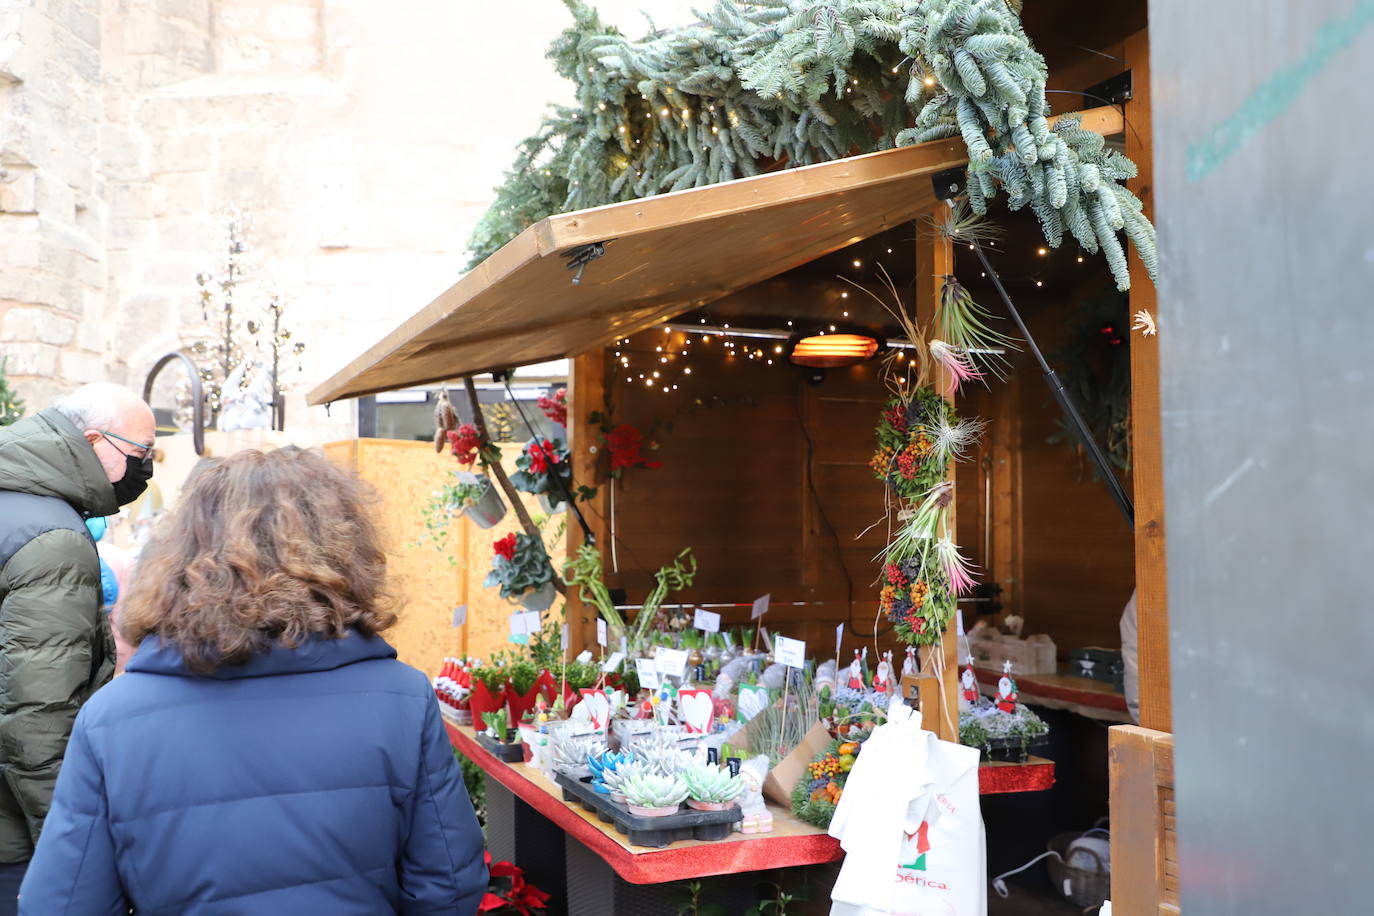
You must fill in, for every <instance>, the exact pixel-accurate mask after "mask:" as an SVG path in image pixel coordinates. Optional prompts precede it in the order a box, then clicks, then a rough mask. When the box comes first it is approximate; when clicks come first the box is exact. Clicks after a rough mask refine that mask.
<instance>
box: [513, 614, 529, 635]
mask: <svg viewBox="0 0 1374 916" xmlns="http://www.w3.org/2000/svg"><path fill="white" fill-rule="evenodd" d="M510 635H511V637H512V638H514V637H516V636H528V635H530V634H529V631H528V630H526V629H525V615H524V614H521V613H515V614H511V615H510Z"/></svg>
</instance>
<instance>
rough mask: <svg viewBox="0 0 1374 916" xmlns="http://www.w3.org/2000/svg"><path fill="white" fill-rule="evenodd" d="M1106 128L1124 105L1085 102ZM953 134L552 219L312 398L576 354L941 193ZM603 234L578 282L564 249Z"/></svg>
mask: <svg viewBox="0 0 1374 916" xmlns="http://www.w3.org/2000/svg"><path fill="white" fill-rule="evenodd" d="M1083 126H1084V127H1087V128H1090V129H1092V130H1096V131H1098V132H1099V133H1103V134H1112V133H1118V132H1120V131H1121V130H1122V128H1123V122H1122V117H1121V113H1120V112H1119V111H1118V110H1117V109H1114V108H1098V109H1093V110H1091V111H1088V112H1084V113H1083ZM966 161H967V157H966V155H965V151H964V145H963V142H962V141H961V140H959V139H958V138H953V139H949V140H940V141H936V142H934V143H925V144H921V145H919V146H908V147H902V148H900V149H891V150H885V151H883V152H878V153H870V154H867V155H863V156H853V157H850V158H846V159H837V160H835V161H833V162H824V163H820V164H817V165H811V166H804V167H801V168H796V169H787V170H784V171H780V172H774V173H770V174H767V175H759V176H756V177H753V178H743V179H740V180H737V181H731V182H726V183H723V184H718V185H711V186H709V187H704V188H693V189H691V190H687V191H678V192H676V193H671V194H662V195H659V196H657V197H648V198H644V199H641V200H634V201H628V202H626V203H620V204H611V205H608V206H604V207H596V208H593V209H590V210H580V211H577V212H574V213H564V214H560V215H557V216H551V217H548V218H547V219H544V220H542V221H540V222H538V223H536V224H534V225H533V226H530V227H529V228H528V229H526V230H525V231H524V232H522V233H520V235H518V236H516V237H515V238H514V239H512V240H511V241H510V242H509V243H507V244H506V245H505V246H504V247H502V248H501V250H499V251H497V252H496V253H494V254H492V255H491V256H490V257H488V258H487V259H486V260H485V261H483V262H482V263H481V264H479V265H477V267H475V268H474V269H473V270H472V271H470V272H469V273H468V274H466V275H465V276H463V277H462V278H461V279H460V280H459V281H458V282H457V283H455V284H454V285H453V286H452V287H450V288H449V289H448V290H447V291H446V292H445V293H443V294H442V295H441V296H439V298H437V299H435V300H434V301H433V302H431V303H430V304H429V305H427V306H425V307H424V308H423V309H421V310H420V312H419V313H417V314H416V315H414V316H413V317H411V318H410V319H409V320H407V321H406V322H404V323H403V324H402V325H401V326H400V327H398V328H397V329H396V330H394V331H392V332H391V333H390V334H388V335H387V336H386V337H385V338H383V339H382V340H381V342H379V343H378V344H377V345H376V346H374V347H372V348H371V349H369V350H368V351H367V352H366V353H364V354H363V355H362V356H360V357H358V358H357V359H356V360H354V361H353V362H352V363H350V364H349V365H348V366H347V367H346V368H344V369H342V370H341V371H339V372H338V373H336V374H335V375H334V376H333V377H332V378H330V379H329V380H328V381H326V382H325V383H324V384H322V385H320V386H318V387H317V388H315V389H314V390H313V391H311V392H310V397H309V400H310V403H312V404H323V403H327V402H329V401H335V400H339V399H342V398H349V397H358V396H361V395H366V394H373V393H375V392H378V391H388V390H391V389H395V388H404V387H407V386H410V385H419V384H425V383H427V382H436V381H441V380H445V379H452V378H457V377H459V376H463V375H470V374H473V373H477V372H484V371H491V370H493V369H503V368H509V367H512V366H519V365H525V364H528V363H535V362H542V361H545V360H550V359H558V358H561V357H565V356H575V355H577V354H579V353H583V352H586V351H588V350H591V349H593V348H595V347H598V346H602V345H604V344H606V343H608V342H610V341H612V340H615V339H616V338H619V337H625V336H628V335H630V334H633V333H635V332H637V331H640V330H643V329H644V328H646V327H649V326H651V325H653V324H656V323H659V322H664V321H667V320H669V319H670V318H672V317H673V316H674V315H677V314H680V313H682V312H684V311H688V310H690V309H694V308H699V307H701V306H703V305H706V304H707V303H710V302H713V301H715V300H717V299H720V298H722V297H724V296H727V295H729V294H730V293H733V292H735V291H737V290H740V289H744V288H745V287H748V286H752V285H754V284H755V283H759V282H761V281H763V280H766V279H768V278H770V277H774V276H777V275H778V274H781V273H783V272H785V271H788V270H790V269H792V268H794V267H797V266H800V265H802V264H805V263H807V262H808V261H812V260H814V259H816V258H818V257H821V256H822V255H825V254H828V253H829V252H831V251H834V250H836V249H839V248H843V247H845V246H847V245H851V244H853V243H855V242H858V241H861V240H863V239H865V238H868V237H870V236H873V235H876V234H877V233H879V232H882V231H884V230H885V229H889V228H891V227H892V226H894V225H897V224H899V223H902V222H906V221H908V220H911V219H912V218H914V217H915V216H917V215H918V214H920V213H922V212H924V211H927V210H929V209H930V207H931V206H932V205H933V204H934V202H935V196H934V190H933V188H932V186H931V182H930V181H928V180H921V179H922V176H928V175H932V174H934V173H936V172H939V171H941V170H943V169H947V168H953V167H956V166H961V165H963V164H964V163H965V162H966ZM600 242H605V243H607V244H606V248H605V254H604V255H603V256H602V257H600V258H597V259H596V260H593V261H591V262H590V263H588V264H587V265H586V268H585V270H584V271H583V274H582V278H581V282H580V283H579V284H577V285H574V284H573V283H572V282H571V281H572V278H573V274H574V272H573V271H571V270H569V268H568V263H567V258H566V256H567V255H568V254H569V252H572V251H574V250H576V249H578V248H579V247H580V246H584V245H591V244H595V243H600Z"/></svg>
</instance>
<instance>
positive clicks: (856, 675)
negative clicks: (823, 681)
mask: <svg viewBox="0 0 1374 916" xmlns="http://www.w3.org/2000/svg"><path fill="white" fill-rule="evenodd" d="M864 654H865V655H867V654H868V647H867V646H865V647H864ZM845 686H846V687H849V688H851V689H853V690H863V689H864V687H865V686H866V685H865V684H864V669H863V662H861V661H860V660H859V650H858V649H855V650H854V660H853V661H852V662H850V663H849V680H848V681H846V682H845Z"/></svg>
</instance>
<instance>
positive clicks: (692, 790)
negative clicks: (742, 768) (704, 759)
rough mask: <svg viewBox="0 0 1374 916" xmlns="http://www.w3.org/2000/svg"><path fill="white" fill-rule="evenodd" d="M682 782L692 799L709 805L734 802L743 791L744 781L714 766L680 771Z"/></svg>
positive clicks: (695, 767)
mask: <svg viewBox="0 0 1374 916" xmlns="http://www.w3.org/2000/svg"><path fill="white" fill-rule="evenodd" d="M682 781H683V782H685V783H687V791H688V793H689V794H690V795H691V797H692V798H694V799H696V800H697V801H699V802H707V803H709V804H723V803H725V802H728V801H734V800H735V799H736V798H738V797H739V794H740V792H743V791H744V780H743V779H740V778H739V777H738V776H732V775H730V771H729V770H722V769H721V768H720V767H714V766H694V767H691V768H690V769H687V770H683V771H682Z"/></svg>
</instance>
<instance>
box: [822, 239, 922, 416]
mask: <svg viewBox="0 0 1374 916" xmlns="http://www.w3.org/2000/svg"><path fill="white" fill-rule="evenodd" d="M878 273H879V275H880V277H881V279H882V282H883V287H884V289H885V290H886V291H887V295H888V297H889V298H888V299H884V298H883V297H881V296H879V295H878V294H877V293H875V292H873V291H872V290H871V289H869V288H868V287H866V286H861V285H859V284H858V283H855V282H854V281H853V280H851V279H849V278H848V277H841V278H840V279H841V280H844V281H845V282H846V283H848V284H849V285H850V286H852V287H854V288H855V289H857V290H859V291H860V292H862V293H863V294H864V295H866V296H868V297H869V298H870V299H872V300H873V301H874V302H876V303H878V304H879V305H881V306H882V307H883V310H884V311H885V312H887V313H888V314H889V315H891V316H892V318H893V320H894V321H896V322H897V324H898V325H899V326H900V327H901V329H902V333H903V334H904V335H906V339H907V340H908V341H910V342H911V343H912V344H913V345H914V346H913V348H912V349H911V350H910V353H911V354H912V359H911V362H910V363H909V364H908V363H906V362H905V361H906V360H907V352H906V351H904V350H903V349H894V350H892V351H891V352H890V353H888V355H887V356H886V357H885V358H884V368H885V372H884V374H885V375H886V377H887V379H888V384H889V386H890V387H892V388H893V389H894V391H895V392H896V394H898V395H900V396H903V397H905V396H906V395H907V393H908V392H909V391H910V390H911V389H913V388H919V387H922V386H924V385H927V384H929V379H930V369H931V367H930V363H929V360H928V358H927V354H926V348H925V347H924V346H923V344H924V343H925V339H926V338H925V334H924V333H923V332H922V330H921V326H920V325H919V324H917V323H916V319H915V318H913V317H912V316H911V313H910V312H908V311H907V309H906V307H905V306H903V305H902V294H901V291H900V290H898V288H897V284H896V282H895V281H893V279H892V276H891V275H890V274H888V272H887V268H885V267H884V266H883V265H881V264H879V265H878ZM889 299H890V301H889ZM899 363H901V364H902V365H901V367H900V368H901V371H900V372H894V371H893V370H894V369H895V368H897V367H898V364H899Z"/></svg>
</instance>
